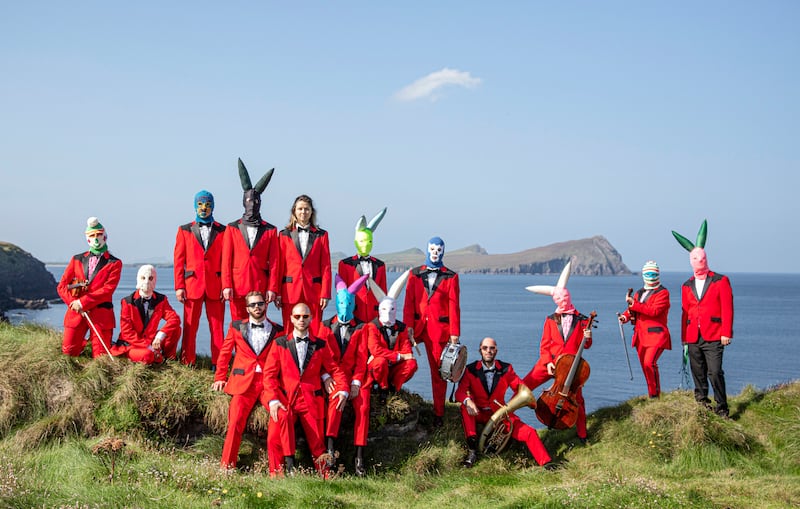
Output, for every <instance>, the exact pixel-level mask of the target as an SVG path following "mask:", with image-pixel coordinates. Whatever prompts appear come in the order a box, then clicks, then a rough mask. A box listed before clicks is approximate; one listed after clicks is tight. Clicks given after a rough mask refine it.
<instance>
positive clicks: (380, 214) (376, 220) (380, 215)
mask: <svg viewBox="0 0 800 509" xmlns="http://www.w3.org/2000/svg"><path fill="white" fill-rule="evenodd" d="M385 215H386V207H383V210H381V211H380V212H378V213H377V214H375V217H373V218H372V220H371V221H370V222H369V224H368V225H367V229H368V230H370V231H373V232H374V231H375V229H376V228H378V225H379V224H380V223H381V221H382V220H383V216H385Z"/></svg>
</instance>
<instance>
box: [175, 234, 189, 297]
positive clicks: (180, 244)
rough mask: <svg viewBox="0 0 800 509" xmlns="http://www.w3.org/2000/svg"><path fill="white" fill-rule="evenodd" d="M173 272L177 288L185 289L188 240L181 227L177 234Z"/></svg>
mask: <svg viewBox="0 0 800 509" xmlns="http://www.w3.org/2000/svg"><path fill="white" fill-rule="evenodd" d="M172 272H173V278H174V279H175V290H185V289H186V281H185V279H186V276H185V274H186V242H185V240H184V235H183V232H182V230H181V229H180V228H178V233H177V234H176V235H175V249H174V250H173V252H172Z"/></svg>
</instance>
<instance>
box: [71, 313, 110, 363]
mask: <svg viewBox="0 0 800 509" xmlns="http://www.w3.org/2000/svg"><path fill="white" fill-rule="evenodd" d="M98 331H99V332H100V334H102V336H103V340H102V343H101V342H100V338H98V337H97V335H96V334H95V333H94V331H93V330H92V329H91V327H89V324H88V323H86V320H84V321H83V322H81V324H80V325H79V326H78V327H64V336H63V339H62V341H61V352H62V353H64V354H66V355H69V356H72V357H77V356H79V355H80V354H81V352H82V351H83V349H84V348H85V347H86V332H89V333H90V338H91V340H92V358H94V359H96V358H98V357H102V356H103V355H107V354H106V349H105V348H103V343H105V345H106V346H107V347H108V348H109V349H111V334H113V333H114V329H98Z"/></svg>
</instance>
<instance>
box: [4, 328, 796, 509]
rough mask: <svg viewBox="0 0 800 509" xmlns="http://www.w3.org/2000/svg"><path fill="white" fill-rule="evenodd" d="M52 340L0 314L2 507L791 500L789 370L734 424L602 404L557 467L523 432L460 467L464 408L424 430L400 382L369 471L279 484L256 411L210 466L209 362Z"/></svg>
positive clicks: (742, 408)
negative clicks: (115, 356)
mask: <svg viewBox="0 0 800 509" xmlns="http://www.w3.org/2000/svg"><path fill="white" fill-rule="evenodd" d="M59 345H60V338H59V337H58V335H57V334H56V333H55V332H53V331H51V330H48V329H44V328H40V327H33V326H20V327H12V326H10V325H0V362H2V366H3V368H4V369H3V376H2V377H0V508H6V507H9V508H29V507H48V508H49V507H63V508H95V507H102V508H106V507H142V508H145V507H147V508H150V507H156V508H159V507H163V508H195V507H232V508H240V507H241V508H244V507H315V508H347V507H371V508H375V507H377V508H382V507H387V508H388V507H392V508H394V507H436V508H437V509H443V508H448V507H468V506H469V507H493V508H496V507H520V508H522V507H546V508H549V507H552V508H556V507H558V508H563V507H576V508H577V507H581V508H583V507H675V508H678V507H680V508H685V507H697V508H709V507H712V508H715V507H717V508H723V507H734V508H747V507H775V508H778V507H781V508H783V507H791V506H795V507H796V506H798V505H800V383H798V382H794V383H791V384H787V385H784V386H780V387H775V388H770V389H768V390H756V389H754V388H747V389H745V390H744V391H743V392H742V393H741V394H739V395H737V396H735V397H732V398H730V403H731V411H732V417H733V418H732V420H725V419H722V418H720V417H718V416H716V415H714V414H712V413H710V412H708V411H706V410H705V409H703V408H702V407H700V406H699V405H697V404H695V402H694V401H693V400H692V396H691V394H690V393H689V392H685V391H684V392H680V391H678V392H670V393H667V394H664V395H663V396H662V398H661V399H659V400H654V401H651V400H648V399H646V398H644V397H640V398H634V399H631V400H629V401H626V402H624V403H622V404H620V405H618V406H616V407H612V408H605V409H601V410H599V411H597V412H594V413H593V414H591V415H590V416H589V421H588V424H589V434H590V444H589V445H587V446H582V445H581V444H580V443H579V442H577V441H576V440H575V435H574V431H573V430H566V431H545V432H542V433H541V436H542V439H543V441H544V443H545V445H546V446H547V448H548V450H549V451H550V452H551V455H553V457H554V459H555V461H556V463H557V465H558V468H557V469H556V470H554V471H546V470H543V469H541V468H540V467H538V466H536V465H535V464H534V463H533V462H532V460H531V458H530V456H529V454H528V453H527V451H525V450H524V449H523V448H522V447H521V446H520V445H519V444H514V445H513V446H512V447H510V448H509V449H508V450H507V451H506V452H504V453H503V455H502V456H501V457H494V458H481V460H480V461H479V462H478V464H477V465H476V466H475V468H473V469H471V470H464V469H463V468H462V467H461V466H460V461H461V459H462V458H463V455H464V452H465V451H464V448H463V445H462V444H463V439H462V432H461V426H460V423H459V421H458V417H457V415H458V414H457V407H456V406H454V405H448V408H447V416H446V424H445V426H444V427H443V428H440V429H433V428H432V426H431V424H430V419H429V417H430V415H431V413H430V405H429V404H428V403H427V402H422V401H421V400H419V398H418V397H416V396H414V395H408V394H404V395H403V397H402V398H392V399H391V400H390V405H388V406H387V407H386V408H384V409H381V411H380V412H378V413H376V415H374V416H373V426H374V429H375V430H376V433H375V434H374V435H375V439H374V440H373V439H372V438H371V441H370V445H369V446H368V448H367V456H368V458H369V461H368V465H369V467H370V470H371V473H370V475H369V476H367V477H366V478H364V479H359V478H354V477H351V476H349V475H347V474H346V473H343V474H341V475H340V476H338V477H337V478H335V479H333V480H329V481H323V480H321V479H319V478H317V477H316V476H314V475H313V474H310V473H305V474H303V473H301V474H300V475H297V476H296V477H294V478H290V479H277V480H272V479H269V477H268V475H266V473H265V470H266V458H265V457H264V454H263V449H264V430H265V428H266V424H267V419H266V413H265V412H264V411H263V409H261V408H260V407H259V408H258V410H257V411H256V412H255V413H254V415H253V417H252V418H251V420H250V422H249V425H248V435H247V436H246V437H245V440H244V442H243V446H242V450H241V457H240V458H241V459H240V466H241V468H240V470H239V471H238V472H236V473H233V474H225V473H222V472H220V471H219V469H218V465H219V458H220V452H221V448H222V441H223V433H224V429H225V427H226V422H225V421H226V418H227V417H226V412H227V404H228V397H227V396H225V395H224V394H220V393H213V392H211V391H210V390H209V387H210V385H211V380H212V376H211V373H210V371H208V370H207V369H202V368H201V369H196V370H192V369H189V368H186V367H183V366H180V365H177V364H172V363H168V364H166V365H164V366H158V367H154V368H145V367H144V366H140V365H133V364H131V363H128V362H126V361H111V360H110V359H108V358H100V359H97V360H91V359H89V358H88V357H79V358H68V357H64V356H62V355H61V354H60V353H59ZM409 416H412V417H413V419H412V420H411V421H409V420H408V417H409ZM408 422H411V425H412V426H410V427H409V426H406V425H401V423H408ZM371 436H372V435H371ZM301 450H302V448H301ZM345 455H346V454H345ZM347 457H349V456H347Z"/></svg>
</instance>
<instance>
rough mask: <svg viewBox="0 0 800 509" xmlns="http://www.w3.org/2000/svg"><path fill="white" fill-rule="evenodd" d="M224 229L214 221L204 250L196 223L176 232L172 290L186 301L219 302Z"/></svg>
mask: <svg viewBox="0 0 800 509" xmlns="http://www.w3.org/2000/svg"><path fill="white" fill-rule="evenodd" d="M224 235H225V226H223V225H221V224H220V223H218V222H216V221H214V222H213V223H212V225H211V231H210V232H209V236H208V249H205V248H203V239H202V238H201V237H200V227H199V226H198V225H197V223H196V222H195V221H192V222H191V223H187V224H185V225H183V226H181V227H180V228H178V234H177V235H176V237H175V252H174V255H173V260H174V267H173V269H174V271H175V290H185V291H186V298H187V299H193V300H194V299H202V298H203V297H206V296H207V297H208V298H210V299H221V298H222V251H223V244H224V242H225V240H224Z"/></svg>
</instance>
